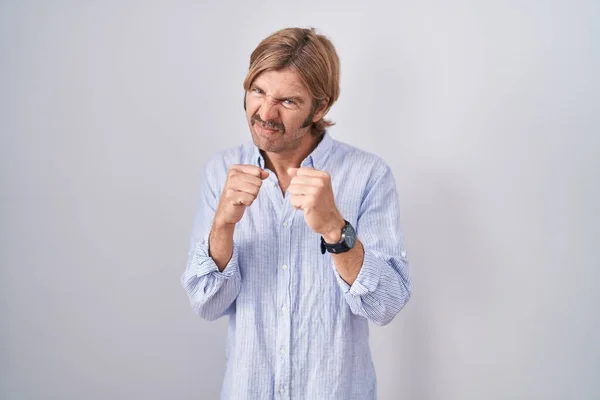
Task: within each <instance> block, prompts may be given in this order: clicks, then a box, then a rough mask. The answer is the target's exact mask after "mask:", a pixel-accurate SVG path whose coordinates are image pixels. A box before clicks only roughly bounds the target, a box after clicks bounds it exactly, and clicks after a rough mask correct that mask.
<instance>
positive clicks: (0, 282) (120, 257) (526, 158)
mask: <svg viewBox="0 0 600 400" xmlns="http://www.w3.org/2000/svg"><path fill="white" fill-rule="evenodd" d="M599 21H600V5H599V4H598V2H593V1H588V2H586V1H571V2H567V1H539V0H538V1H499V0H498V1H486V2H475V1H454V2H446V1H441V0H440V1H435V0H431V1H419V2H417V1H412V2H409V1H398V2H392V1H389V2H373V1H371V2H369V3H368V5H367V3H366V2H365V3H360V2H339V3H334V2H321V1H305V2H292V3H289V2H283V1H277V2H275V1H272V2H265V1H262V2H242V1H238V2H221V3H219V4H217V2H208V1H206V2H183V1H180V2H167V1H164V2H162V3H158V2H148V1H143V2H142V1H138V2H135V1H128V2H124V1H120V2H108V1H87V2H76V1H58V0H56V1H29V2H27V1H3V2H1V3H0V57H1V58H0V134H1V136H0V184H1V186H0V257H1V258H0V261H1V263H0V266H1V270H0V328H1V329H0V398H2V399H142V398H143V399H166V398H173V399H215V398H217V397H218V393H219V391H220V386H221V380H222V377H223V368H224V347H225V340H224V339H225V332H226V331H225V329H226V321H225V320H220V321H218V322H215V323H209V322H206V321H203V320H201V319H199V318H197V317H195V316H194V314H193V313H192V311H191V307H190V306H189V303H188V301H187V298H186V296H185V292H184V291H183V289H182V288H181V286H180V283H179V277H180V275H181V273H182V272H183V270H184V268H185V260H186V255H187V250H188V248H187V246H188V235H189V234H190V232H191V223H192V218H193V215H194V212H195V209H194V208H195V204H196V199H197V195H198V186H199V177H200V169H201V167H202V165H203V163H204V162H205V161H206V160H207V159H208V157H209V156H211V155H212V154H214V153H215V152H216V151H219V150H222V149H224V148H226V147H229V146H233V145H237V144H239V143H241V142H243V141H247V140H249V139H250V135H249V132H248V129H247V126H246V123H245V119H244V113H243V108H242V99H243V89H242V81H243V78H244V76H245V73H246V70H247V67H248V60H249V56H250V53H251V51H252V50H253V49H254V47H255V46H256V45H257V44H258V42H259V41H260V40H261V39H263V38H264V37H266V36H267V35H269V34H270V33H272V32H274V31H275V30H278V29H280V28H283V27H288V26H301V27H309V26H313V27H316V28H317V29H318V30H319V32H321V33H324V34H325V35H327V36H328V37H330V38H331V40H332V41H333V43H334V44H335V45H336V47H337V49H338V52H339V55H340V58H341V66H342V80H341V89H342V90H341V97H340V100H339V101H338V103H337V104H335V105H334V107H333V109H332V111H331V112H330V114H329V116H330V117H331V118H332V119H334V120H335V121H336V122H337V125H336V126H335V127H334V128H333V129H332V130H331V134H332V136H333V137H334V138H336V139H338V140H341V141H345V142H346V143H349V144H352V145H354V146H357V147H360V148H362V149H365V150H368V151H371V152H374V153H376V154H378V155H380V156H382V157H383V158H384V159H385V160H386V161H387V162H388V164H389V165H390V166H391V167H392V169H393V171H394V175H395V177H396V179H397V183H398V190H399V194H400V199H401V211H402V223H403V229H404V234H405V238H406V245H407V249H408V251H409V256H410V260H411V274H412V277H413V281H414V293H413V297H412V299H411V301H410V302H409V304H408V305H407V306H406V308H405V309H404V310H403V311H402V312H401V313H400V314H399V316H398V317H397V318H396V319H395V320H394V321H393V322H392V323H391V324H390V325H388V326H386V327H376V326H373V329H372V331H371V332H372V337H371V343H372V349H373V355H374V359H375V366H376V370H377V374H378V388H379V395H380V398H381V399H384V400H385V399H392V400H395V399H417V400H420V399H435V400H437V399H457V400H458V399H460V400H462V399H593V398H598V397H600V380H598V371H600V312H598V310H597V303H598V300H600V296H599V295H598V293H597V286H598V281H599V278H600V274H599V273H598V267H599V266H600V262H599V261H598V250H597V248H598V247H597V246H598V245H597V242H598V239H599V238H600V228H599V223H600V218H599V216H598V215H599V211H600V195H599V194H600V191H599V189H598V181H599V175H600V173H599V172H600V138H599V135H600V130H599V127H600V124H599V122H600V107H599V105H600V96H599V89H600V87H599V86H600V85H599V73H598V71H600V46H599V40H598V39H599V38H600V28H599V24H600V23H599Z"/></svg>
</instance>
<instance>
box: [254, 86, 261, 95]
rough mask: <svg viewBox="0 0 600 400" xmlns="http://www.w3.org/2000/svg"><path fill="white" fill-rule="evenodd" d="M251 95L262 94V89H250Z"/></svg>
mask: <svg viewBox="0 0 600 400" xmlns="http://www.w3.org/2000/svg"><path fill="white" fill-rule="evenodd" d="M252 93H256V94H263V91H262V89H260V88H257V87H253V88H252Z"/></svg>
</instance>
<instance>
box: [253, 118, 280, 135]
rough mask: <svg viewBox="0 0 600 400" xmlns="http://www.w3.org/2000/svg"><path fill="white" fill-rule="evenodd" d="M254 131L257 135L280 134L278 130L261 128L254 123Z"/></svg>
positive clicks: (258, 123)
mask: <svg viewBox="0 0 600 400" xmlns="http://www.w3.org/2000/svg"><path fill="white" fill-rule="evenodd" d="M254 129H256V130H257V131H258V132H259V133H262V134H265V135H272V134H274V133H277V132H280V130H279V129H271V128H266V127H264V126H262V125H261V124H260V122H256V121H255V122H254Z"/></svg>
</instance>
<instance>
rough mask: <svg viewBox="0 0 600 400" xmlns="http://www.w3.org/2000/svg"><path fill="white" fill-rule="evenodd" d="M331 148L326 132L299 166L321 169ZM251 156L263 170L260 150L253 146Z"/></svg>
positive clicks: (331, 142) (263, 160) (331, 141)
mask: <svg viewBox="0 0 600 400" xmlns="http://www.w3.org/2000/svg"><path fill="white" fill-rule="evenodd" d="M332 146H333V139H332V138H331V135H330V134H329V133H328V132H325V133H324V134H323V138H322V139H321V141H320V142H319V144H318V145H317V147H316V148H315V149H314V150H313V151H312V153H310V154H309V155H308V156H307V157H306V158H305V159H304V160H303V161H302V163H301V164H300V166H301V167H312V168H315V169H318V170H320V169H322V168H323V166H324V165H325V161H326V160H327V157H329V153H330V150H331V147H332ZM252 147H253V155H252V159H253V160H254V161H255V165H257V166H259V167H260V168H262V169H264V168H265V159H264V158H263V156H262V154H260V149H259V148H258V147H257V146H256V145H254V144H253V146H252Z"/></svg>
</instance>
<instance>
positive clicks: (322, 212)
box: [288, 167, 345, 243]
mask: <svg viewBox="0 0 600 400" xmlns="http://www.w3.org/2000/svg"><path fill="white" fill-rule="evenodd" d="M288 174H289V175H290V176H291V177H292V180H291V182H290V186H289V188H288V192H290V194H291V196H290V203H291V204H292V206H294V207H295V208H296V209H298V210H303V211H304V220H305V222H306V225H308V227H309V228H310V229H312V230H313V231H314V232H317V233H319V234H321V235H322V236H323V238H324V239H325V240H326V241H327V243H337V242H338V241H339V240H340V236H341V232H342V227H343V226H344V223H345V221H344V218H342V215H341V214H340V212H339V210H338V209H337V207H336V205H335V199H334V196H333V189H332V187H331V177H330V176H329V174H328V173H327V172H325V171H319V170H316V169H314V168H308V167H304V168H289V169H288Z"/></svg>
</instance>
